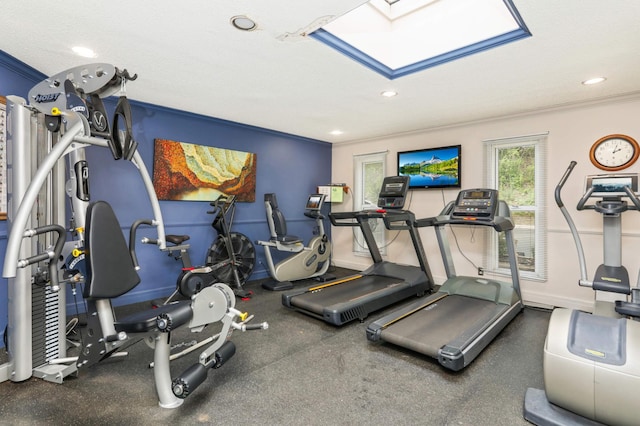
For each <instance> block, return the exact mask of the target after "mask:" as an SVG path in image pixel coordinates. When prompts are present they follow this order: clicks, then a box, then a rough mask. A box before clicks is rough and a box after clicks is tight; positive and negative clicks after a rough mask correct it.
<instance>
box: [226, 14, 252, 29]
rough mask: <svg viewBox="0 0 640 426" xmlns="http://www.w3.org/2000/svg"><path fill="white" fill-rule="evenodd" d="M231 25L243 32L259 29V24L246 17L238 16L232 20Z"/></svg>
mask: <svg viewBox="0 0 640 426" xmlns="http://www.w3.org/2000/svg"><path fill="white" fill-rule="evenodd" d="M231 25H233V26H234V27H236V28H237V29H239V30H242V31H252V30H255V29H256V28H257V27H258V24H256V23H255V22H254V21H253V20H252V19H250V18H247V17H246V16H244V15H238V16H234V17H233V18H231Z"/></svg>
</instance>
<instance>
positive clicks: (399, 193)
mask: <svg viewBox="0 0 640 426" xmlns="http://www.w3.org/2000/svg"><path fill="white" fill-rule="evenodd" d="M408 190H409V176H387V177H385V178H384V181H383V182H382V189H381V190H380V194H379V195H378V207H380V208H381V209H401V208H403V207H404V202H405V199H406V198H407V191H408Z"/></svg>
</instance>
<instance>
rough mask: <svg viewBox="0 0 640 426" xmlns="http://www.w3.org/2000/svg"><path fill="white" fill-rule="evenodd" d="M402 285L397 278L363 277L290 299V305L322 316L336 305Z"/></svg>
mask: <svg viewBox="0 0 640 426" xmlns="http://www.w3.org/2000/svg"><path fill="white" fill-rule="evenodd" d="M402 284H404V281H402V280H401V279H399V278H392V277H384V276H381V275H365V276H363V277H362V278H358V279H357V280H352V281H346V282H344V283H342V284H336V285H333V286H329V287H326V288H323V289H321V290H318V291H314V292H307V293H303V294H300V295H298V296H295V297H293V298H292V299H291V304H292V305H294V306H296V307H298V308H301V309H306V310H307V311H309V312H313V313H315V314H318V315H322V314H323V311H324V309H325V308H327V307H329V306H332V305H335V304H337V303H346V302H353V301H357V300H358V298H360V297H363V296H370V295H371V294H372V293H375V292H376V291H380V290H386V289H388V288H391V287H395V286H398V285H402Z"/></svg>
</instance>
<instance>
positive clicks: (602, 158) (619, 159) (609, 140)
mask: <svg viewBox="0 0 640 426" xmlns="http://www.w3.org/2000/svg"><path fill="white" fill-rule="evenodd" d="M639 154H640V149H639V147H638V143H637V142H636V141H635V140H634V139H632V138H630V137H629V136H625V135H609V136H605V137H604V138H601V139H599V140H598V141H596V143H594V144H593V146H592V147H591V153H590V157H591V162H592V163H593V164H594V165H595V166H596V167H598V168H600V169H602V170H607V171H616V170H622V169H626V168H627V167H629V166H631V165H632V164H633V163H635V161H636V160H637V159H638V155H639Z"/></svg>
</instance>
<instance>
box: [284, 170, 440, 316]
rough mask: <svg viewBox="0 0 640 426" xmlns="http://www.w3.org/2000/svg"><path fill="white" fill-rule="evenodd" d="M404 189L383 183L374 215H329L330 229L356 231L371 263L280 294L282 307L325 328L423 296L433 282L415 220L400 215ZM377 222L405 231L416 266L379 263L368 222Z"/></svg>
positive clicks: (403, 179) (400, 180) (395, 180)
mask: <svg viewBox="0 0 640 426" xmlns="http://www.w3.org/2000/svg"><path fill="white" fill-rule="evenodd" d="M408 187H409V178H408V177H407V176H388V177H385V178H384V181H383V183H382V189H381V191H380V195H379V197H378V207H379V209H378V210H362V211H357V212H331V213H329V219H330V220H331V223H332V224H333V225H334V226H349V227H359V228H360V230H361V231H362V234H363V236H364V240H365V242H366V244H367V247H368V248H369V253H370V254H371V258H372V259H373V265H371V266H370V267H369V268H367V269H366V270H364V271H363V272H361V273H359V274H355V275H351V276H348V277H345V278H340V279H337V280H333V281H329V282H325V283H322V284H318V285H312V286H309V287H304V288H298V289H294V290H291V291H288V292H286V293H283V294H282V304H283V305H284V306H286V307H287V308H290V309H293V310H296V311H299V312H302V313H304V314H307V315H310V316H312V317H315V318H317V319H320V320H323V321H325V322H327V323H329V324H333V325H336V326H340V325H343V324H346V323H348V322H350V321H353V320H356V319H359V320H360V321H363V320H364V319H365V318H366V317H367V316H368V315H369V314H370V313H371V312H374V311H377V310H379V309H382V308H385V307H387V306H390V305H392V304H394V303H397V302H400V301H402V300H405V299H407V298H409V297H412V296H423V295H424V294H425V293H430V292H431V291H432V289H433V278H432V276H431V270H430V269H429V265H428V263H427V259H426V255H425V253H424V249H423V246H422V241H421V240H420V234H419V233H418V230H417V228H416V226H415V222H416V220H415V215H414V214H413V213H412V212H410V211H408V210H402V208H403V207H404V203H405V200H406V195H407V190H408ZM372 220H382V221H383V222H384V224H385V227H386V228H387V229H390V230H406V231H408V232H409V234H410V235H411V241H412V243H413V247H414V249H415V250H416V254H417V256H418V262H419V263H420V267H417V266H411V265H400V264H397V263H392V262H388V261H384V260H382V256H381V255H380V250H379V249H378V246H377V244H376V240H375V237H374V235H373V231H372V229H371V225H370V222H371V221H372Z"/></svg>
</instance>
